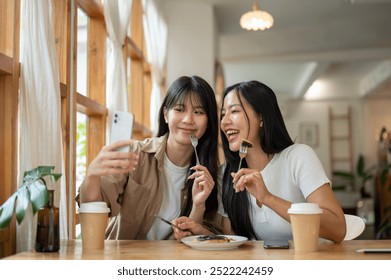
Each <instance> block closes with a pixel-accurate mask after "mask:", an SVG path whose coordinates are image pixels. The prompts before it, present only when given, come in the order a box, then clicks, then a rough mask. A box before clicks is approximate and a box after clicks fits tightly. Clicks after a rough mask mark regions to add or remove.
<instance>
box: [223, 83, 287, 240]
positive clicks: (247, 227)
mask: <svg viewBox="0 0 391 280" xmlns="http://www.w3.org/2000/svg"><path fill="white" fill-rule="evenodd" d="M231 91H234V92H235V94H237V96H238V99H239V102H240V104H242V105H243V102H242V99H243V98H244V99H245V100H246V101H247V103H248V104H249V105H250V106H251V107H252V109H253V110H254V111H255V112H256V113H258V114H259V115H260V116H261V119H262V121H263V125H262V128H261V132H260V134H259V144H260V146H261V147H262V150H263V151H264V152H265V153H267V154H268V155H272V154H275V153H279V152H281V151H282V150H284V149H285V148H287V147H289V146H290V145H292V144H293V140H292V139H291V137H290V136H289V133H288V130H287V129H286V126H285V123H284V119H283V117H282V114H281V111H280V108H279V106H278V102H277V97H276V95H275V93H274V92H273V90H272V89H271V88H269V87H268V86H266V85H265V84H263V83H260V82H258V81H249V82H242V83H237V84H234V85H232V86H230V87H228V88H226V89H225V91H224V94H223V102H222V108H223V107H224V98H225V96H226V95H227V94H228V93H230V92H231ZM243 110H244V114H245V115H246V119H247V122H248V124H249V121H248V114H247V112H246V110H245V108H244V107H243ZM220 132H221V142H222V145H223V150H224V156H225V161H226V168H225V171H224V174H223V205H224V209H225V211H226V212H227V214H228V217H229V219H230V222H231V226H232V230H233V231H234V232H235V233H236V234H239V235H242V236H246V237H248V238H250V239H258V237H257V236H256V234H255V232H254V229H253V227H252V223H251V217H250V199H249V195H248V193H247V192H239V193H235V190H234V188H233V186H232V177H231V173H232V172H236V171H237V168H238V166H239V154H238V152H232V151H231V150H230V149H229V145H228V140H227V137H226V136H225V134H224V132H223V131H222V130H220ZM242 167H247V162H246V159H244V160H243V162H242Z"/></svg>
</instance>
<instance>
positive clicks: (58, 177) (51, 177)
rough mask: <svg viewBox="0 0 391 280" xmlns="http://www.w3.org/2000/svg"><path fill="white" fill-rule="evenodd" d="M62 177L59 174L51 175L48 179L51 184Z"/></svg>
mask: <svg viewBox="0 0 391 280" xmlns="http://www.w3.org/2000/svg"><path fill="white" fill-rule="evenodd" d="M61 176H62V174H61V173H52V174H50V179H51V180H52V182H53V183H55V182H57V180H58V179H60V178H61Z"/></svg>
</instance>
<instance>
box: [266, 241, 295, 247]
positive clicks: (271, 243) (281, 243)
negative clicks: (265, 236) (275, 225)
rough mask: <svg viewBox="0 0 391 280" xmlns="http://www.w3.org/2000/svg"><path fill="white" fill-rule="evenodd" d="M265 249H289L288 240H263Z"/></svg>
mask: <svg viewBox="0 0 391 280" xmlns="http://www.w3.org/2000/svg"><path fill="white" fill-rule="evenodd" d="M263 248H265V249H289V241H288V240H265V241H264V242H263Z"/></svg>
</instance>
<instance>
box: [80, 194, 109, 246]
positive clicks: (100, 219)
mask: <svg viewBox="0 0 391 280" xmlns="http://www.w3.org/2000/svg"><path fill="white" fill-rule="evenodd" d="M109 212H110V209H109V208H108V207H107V204H106V203H105V202H102V201H96V202H87V203H82V204H80V208H79V215H80V225H81V240H82V241H81V242H82V247H83V249H85V250H95V249H96V250H100V249H103V248H104V241H105V231H106V227H107V223H108V219H109V217H108V213H109Z"/></svg>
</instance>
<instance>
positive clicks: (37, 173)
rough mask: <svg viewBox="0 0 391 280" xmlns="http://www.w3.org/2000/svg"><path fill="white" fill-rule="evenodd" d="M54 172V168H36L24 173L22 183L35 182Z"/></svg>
mask: <svg viewBox="0 0 391 280" xmlns="http://www.w3.org/2000/svg"><path fill="white" fill-rule="evenodd" d="M53 170H54V166H38V167H36V168H34V169H32V170H29V171H26V172H24V176H23V182H28V181H36V180H39V179H41V178H42V177H45V176H47V175H50V174H51V173H52V171H53Z"/></svg>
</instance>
